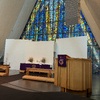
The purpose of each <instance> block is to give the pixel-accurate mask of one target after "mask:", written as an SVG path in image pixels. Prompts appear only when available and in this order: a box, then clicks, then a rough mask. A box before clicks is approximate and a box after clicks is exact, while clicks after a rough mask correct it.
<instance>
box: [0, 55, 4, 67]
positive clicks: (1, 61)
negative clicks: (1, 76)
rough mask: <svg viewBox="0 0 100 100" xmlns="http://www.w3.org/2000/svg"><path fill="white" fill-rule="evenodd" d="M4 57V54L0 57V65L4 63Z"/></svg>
mask: <svg viewBox="0 0 100 100" xmlns="http://www.w3.org/2000/svg"><path fill="white" fill-rule="evenodd" d="M3 59H4V56H2V57H1V58H0V65H3Z"/></svg>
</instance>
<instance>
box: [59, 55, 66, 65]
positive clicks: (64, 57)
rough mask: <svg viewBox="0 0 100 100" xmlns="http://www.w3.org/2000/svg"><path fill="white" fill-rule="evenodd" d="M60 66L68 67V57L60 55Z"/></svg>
mask: <svg viewBox="0 0 100 100" xmlns="http://www.w3.org/2000/svg"><path fill="white" fill-rule="evenodd" d="M58 66H60V67H66V55H58Z"/></svg>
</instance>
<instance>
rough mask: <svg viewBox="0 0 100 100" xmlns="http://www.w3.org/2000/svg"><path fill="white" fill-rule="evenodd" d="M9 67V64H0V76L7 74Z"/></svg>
mask: <svg viewBox="0 0 100 100" xmlns="http://www.w3.org/2000/svg"><path fill="white" fill-rule="evenodd" d="M9 68H10V67H9V65H0V76H8V75H9Z"/></svg>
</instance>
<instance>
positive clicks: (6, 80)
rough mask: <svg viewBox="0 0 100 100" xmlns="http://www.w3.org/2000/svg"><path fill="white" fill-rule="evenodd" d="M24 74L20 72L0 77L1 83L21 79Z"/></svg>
mask: <svg viewBox="0 0 100 100" xmlns="http://www.w3.org/2000/svg"><path fill="white" fill-rule="evenodd" d="M23 75H24V74H23V73H20V74H17V75H11V76H3V77H0V84H3V83H7V82H11V81H15V80H19V79H21V78H22V76H23Z"/></svg>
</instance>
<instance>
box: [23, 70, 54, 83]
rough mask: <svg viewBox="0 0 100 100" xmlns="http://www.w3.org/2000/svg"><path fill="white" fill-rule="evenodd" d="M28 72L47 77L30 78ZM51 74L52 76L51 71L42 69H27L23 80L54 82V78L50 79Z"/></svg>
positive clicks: (52, 71)
mask: <svg viewBox="0 0 100 100" xmlns="http://www.w3.org/2000/svg"><path fill="white" fill-rule="evenodd" d="M30 72H33V73H34V72H39V73H47V77H43V76H32V75H30V74H29V73H30ZM52 74H54V70H52V69H43V68H27V69H26V75H24V76H23V77H22V78H23V79H30V80H37V81H46V82H54V78H51V76H52Z"/></svg>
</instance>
